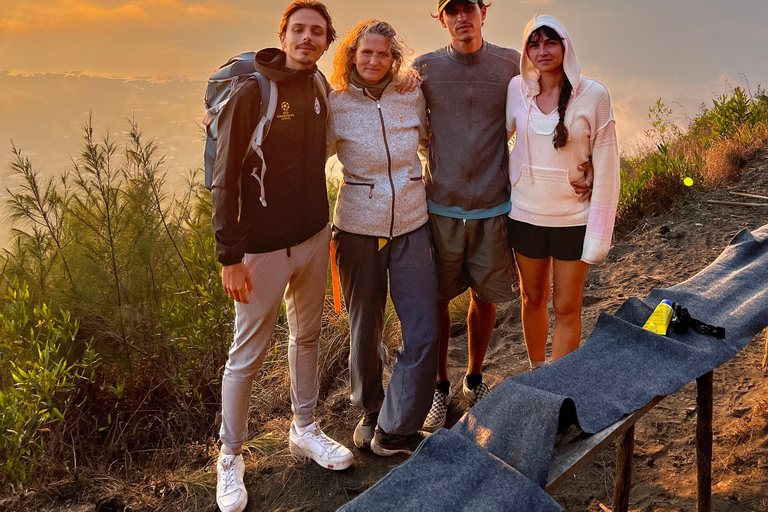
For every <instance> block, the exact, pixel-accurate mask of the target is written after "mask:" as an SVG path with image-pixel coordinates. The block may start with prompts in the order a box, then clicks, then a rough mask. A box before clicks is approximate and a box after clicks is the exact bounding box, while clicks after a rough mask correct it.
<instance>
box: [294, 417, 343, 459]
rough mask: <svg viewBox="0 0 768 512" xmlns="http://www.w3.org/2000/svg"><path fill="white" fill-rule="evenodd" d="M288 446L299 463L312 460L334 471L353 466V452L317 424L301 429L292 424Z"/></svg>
mask: <svg viewBox="0 0 768 512" xmlns="http://www.w3.org/2000/svg"><path fill="white" fill-rule="evenodd" d="M288 446H289V448H290V449H291V455H293V458H294V459H296V460H298V461H304V460H307V459H312V460H314V461H315V462H317V463H318V464H320V465H321V466H322V467H324V468H327V469H334V470H340V469H347V468H348V467H349V466H350V465H351V464H352V452H351V451H349V450H348V449H347V447H346V446H344V445H342V444H340V443H337V442H336V441H334V440H333V439H331V438H330V437H328V436H326V435H325V434H324V433H323V431H322V430H320V427H318V426H317V423H312V424H311V425H309V426H307V427H304V428H299V427H297V426H296V423H294V422H291V433H290V434H289V435H288Z"/></svg>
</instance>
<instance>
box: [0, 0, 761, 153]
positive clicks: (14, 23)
mask: <svg viewBox="0 0 768 512" xmlns="http://www.w3.org/2000/svg"><path fill="white" fill-rule="evenodd" d="M326 3H327V5H328V6H329V8H330V10H331V13H332V14H333V16H334V21H335V24H336V27H337V29H338V30H339V32H343V31H344V30H346V29H347V28H348V27H350V26H352V25H354V24H355V23H356V22H357V21H359V20H360V19H363V18H371V17H376V18H380V19H384V20H387V21H389V22H391V23H392V24H394V25H395V27H396V28H397V29H398V30H399V31H400V33H401V34H403V35H404V36H405V37H406V38H407V41H408V43H409V44H410V46H411V47H412V48H413V49H414V51H415V53H416V54H420V53H424V52H426V51H430V50H433V49H435V48H437V47H440V46H444V45H445V44H447V42H448V36H447V32H446V31H445V30H444V29H443V28H442V27H441V26H440V24H439V23H438V22H437V21H435V20H433V19H431V18H430V16H429V13H430V12H434V11H435V10H436V3H437V2H436V1H435V0H428V1H423V0H412V1H381V0H378V1H372V0H357V1H349V0H328V1H327V2H326ZM287 4H288V2H287V1H282V2H273V1H269V2H268V1H264V0H199V1H189V0H0V70H7V71H10V72H11V73H12V74H13V73H43V72H73V71H77V72H83V73H85V74H89V75H95V76H106V77H154V78H163V77H187V78H190V79H203V78H205V77H206V76H207V75H208V74H210V72H211V71H212V70H213V69H215V68H216V67H217V66H218V65H219V64H220V63H222V62H224V61H225V60H226V59H227V58H228V57H229V56H230V55H233V54H236V53H240V52H242V51H246V50H250V49H259V48H262V47H266V46H273V45H276V42H277V38H276V31H277V27H278V24H279V20H280V16H281V14H282V11H283V10H284V8H285V7H286V5H287ZM535 13H540V14H542V13H547V14H552V15H554V16H557V17H558V18H560V19H561V20H562V21H563V22H564V24H565V26H566V27H567V29H568V30H569V32H570V34H571V37H572V39H573V41H574V46H575V48H576V51H577V55H578V58H579V61H580V63H581V65H582V68H583V70H584V74H585V75H586V76H590V77H593V78H597V79H598V80H600V81H602V82H603V83H605V84H606V85H607V86H608V88H609V90H610V91H611V93H612V97H613V102H614V107H615V110H616V118H617V125H618V131H619V137H620V139H621V142H622V144H623V145H624V147H625V148H626V145H627V143H629V142H630V141H632V140H634V139H636V138H637V137H638V136H640V135H642V132H643V128H645V127H647V126H648V124H647V119H646V113H647V108H648V106H649V105H650V104H651V103H653V102H654V101H655V100H656V99H657V98H659V97H663V98H664V99H665V101H667V102H668V103H669V104H671V105H673V106H674V105H675V104H677V105H678V108H677V111H678V115H679V117H680V118H681V119H682V118H683V117H684V116H685V115H686V114H687V115H688V116H689V117H692V116H693V115H695V114H696V112H697V110H698V107H699V105H700V104H701V102H709V101H710V100H711V98H712V97H713V95H714V94H719V93H722V92H724V91H725V90H727V88H728V84H730V85H739V84H743V78H742V75H743V76H744V77H746V79H747V80H748V81H749V83H750V85H751V86H752V88H753V89H755V88H756V86H757V85H758V83H760V82H761V81H763V80H766V79H767V78H768V58H766V56H765V48H766V47H768V29H767V28H766V23H765V21H766V20H768V2H765V1H764V0H732V1H730V2H722V1H714V0H710V1H698V0H675V1H673V2H669V1H662V0H647V1H644V2H631V3H629V2H615V1H610V0H599V1H598V0H591V1H587V0H582V1H566V0H563V1H556V0H525V1H518V2H515V1H508V0H496V1H495V2H493V5H492V7H490V8H489V10H488V20H487V22H486V26H485V28H484V35H485V37H486V39H488V40H489V41H491V42H493V43H496V44H500V45H505V46H511V47H514V48H518V49H519V48H520V46H521V41H520V39H521V34H522V29H523V27H524V25H525V23H526V21H527V20H528V19H530V18H531V17H532V16H533V15H534V14H535ZM332 51H333V47H332V48H331V52H332ZM330 60H331V59H330V57H329V56H325V57H324V58H323V59H322V60H321V68H322V69H324V70H325V71H327V70H328V67H329V65H330ZM680 107H682V108H680Z"/></svg>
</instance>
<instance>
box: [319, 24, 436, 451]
mask: <svg viewBox="0 0 768 512" xmlns="http://www.w3.org/2000/svg"><path fill="white" fill-rule="evenodd" d="M406 51H407V47H406V46H405V44H404V43H403V42H402V41H400V40H399V39H398V37H397V34H396V32H395V30H394V29H393V28H392V26H391V25H389V24H388V23H385V22H383V21H377V20H369V21H364V22H361V23H359V24H358V25H357V26H356V27H354V28H353V29H352V30H350V31H349V32H348V33H347V34H346V36H345V37H344V40H343V41H341V43H340V44H339V46H338V48H337V49H336V54H335V57H334V61H333V63H334V69H333V74H332V77H331V85H332V86H333V88H334V89H335V90H334V91H333V92H332V93H331V94H330V106H331V112H332V115H331V121H330V126H329V130H328V143H329V153H334V152H335V153H336V154H337V156H338V158H339V160H340V161H341V163H342V164H343V166H344V169H343V174H344V180H343V182H342V184H341V186H340V188H339V193H338V199H337V203H336V209H335V212H334V218H333V224H334V233H333V239H334V243H335V244H336V261H337V263H338V268H339V275H340V278H341V285H342V289H343V291H344V296H345V298H346V302H347V310H348V312H349V324H350V330H351V349H350V358H349V367H350V379H351V398H352V403H353V404H354V405H355V406H357V407H360V408H362V409H363V410H364V415H363V418H362V419H361V420H360V422H359V423H358V425H357V427H356V428H355V433H354V443H355V445H356V446H357V447H358V448H363V449H366V448H369V447H370V449H371V450H372V451H373V452H374V453H376V454H377V455H382V456H388V455H394V454H396V453H406V454H410V453H413V451H414V450H415V449H416V447H417V446H418V444H419V443H420V442H421V441H422V439H423V437H424V435H425V434H423V433H422V432H420V431H419V429H420V428H421V426H422V424H423V423H424V419H425V417H426V416H427V413H428V411H429V408H430V405H431V397H432V390H433V388H434V381H435V376H436V367H437V336H438V325H437V272H436V268H435V262H434V259H433V256H432V246H431V236H430V233H429V227H428V226H427V199H426V192H425V188H424V183H423V181H422V168H421V162H420V160H419V157H418V150H419V147H420V146H424V145H425V144H426V139H427V127H426V110H425V102H424V97H423V95H422V93H421V90H420V89H418V88H416V89H414V90H412V91H411V92H406V93H404V94H400V93H399V92H398V91H397V90H396V88H397V86H398V85H399V84H401V83H402V82H404V81H407V80H408V78H407V77H408V76H409V75H410V74H411V72H410V70H409V69H408V68H407V66H406V65H405V63H404V59H405V54H406ZM388 288H389V293H390V296H391V298H392V303H393V304H394V307H395V311H396V312H397V315H398V317H399V319H400V323H401V327H402V337H403V347H402V348H401V349H400V350H399V351H398V353H397V362H396V364H395V366H394V369H393V371H392V377H391V379H390V381H389V385H388V387H387V391H386V394H385V392H384V387H383V383H382V371H383V357H384V349H383V346H382V333H383V328H384V321H385V318H384V316H385V308H386V304H387V289H388Z"/></svg>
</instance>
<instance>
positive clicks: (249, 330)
mask: <svg viewBox="0 0 768 512" xmlns="http://www.w3.org/2000/svg"><path fill="white" fill-rule="evenodd" d="M279 34H280V43H281V47H282V50H278V49H275V48H271V49H266V50H262V51H260V52H258V53H257V54H256V56H255V70H256V72H258V73H260V74H262V75H263V76H264V77H266V78H267V79H269V80H270V81H272V82H273V83H275V84H276V98H275V100H276V110H275V111H274V117H273V119H271V126H269V136H268V138H266V139H264V140H258V141H256V139H257V138H259V137H257V136H256V135H257V134H256V133H255V131H256V129H257V127H258V126H259V123H260V122H261V121H262V118H263V116H261V115H260V113H261V112H263V110H262V109H261V108H260V103H261V101H262V97H263V94H262V90H261V86H260V82H263V80H260V79H255V78H254V79H245V80H242V81H240V83H238V84H237V85H236V86H235V87H234V91H233V93H232V96H231V98H230V99H229V100H228V101H227V102H226V104H225V105H224V106H223V108H222V109H221V111H220V115H219V117H218V119H217V122H218V141H217V147H216V157H215V163H214V166H213V172H212V187H211V191H212V194H213V227H214V231H215V234H216V247H217V255H218V259H219V261H220V262H221V263H222V265H223V270H222V284H223V286H224V289H225V291H226V292H227V294H228V295H229V296H230V297H231V298H232V299H234V300H235V334H234V341H233V343H232V347H231V348H230V351H229V360H228V361H227V364H226V368H225V370H224V377H223V380H222V425H221V432H220V436H221V442H222V448H221V454H220V456H219V461H218V465H217V470H218V483H217V491H216V499H217V503H218V505H219V508H220V509H221V510H222V511H223V512H239V511H241V510H243V509H244V508H245V505H246V503H247V492H246V489H245V486H244V484H243V473H244V463H243V458H242V454H241V453H242V445H243V443H244V442H245V440H246V434H247V417H248V404H249V399H250V396H251V387H252V383H253V380H254V379H255V377H256V375H257V374H258V371H259V368H260V367H261V363H262V361H263V359H264V354H265V351H266V349H267V348H268V346H269V343H270V340H271V338H272V333H273V331H274V327H275V321H276V319H277V315H278V310H279V308H280V304H281V301H282V300H283V297H285V303H286V316H287V319H288V326H289V329H290V338H289V348H288V361H289V365H290V377H291V403H292V410H293V421H292V423H291V427H290V434H289V443H288V444H289V448H290V451H291V454H293V456H294V457H296V458H297V459H312V460H314V461H315V462H317V463H318V464H320V465H321V466H323V467H326V468H329V469H334V470H340V469H344V468H347V467H349V465H350V464H351V463H352V453H351V452H350V451H349V450H348V449H347V448H346V447H344V446H343V445H341V444H339V443H337V442H336V441H334V440H332V439H330V438H329V437H327V436H326V435H325V434H324V433H323V432H322V430H320V428H319V427H318V425H317V424H316V423H315V422H314V419H313V412H314V408H315V403H316V401H317V394H318V378H317V354H318V339H319V335H320V327H321V315H322V308H323V302H324V298H325V283H326V272H327V268H328V247H329V242H330V228H329V227H328V199H327V194H326V188H325V151H326V147H325V129H326V116H327V100H326V90H327V89H326V84H327V83H326V82H325V79H324V77H322V75H320V74H319V73H320V72H319V71H318V70H317V67H316V65H315V64H316V62H317V60H318V59H319V58H320V57H321V56H322V55H323V53H325V51H326V50H327V49H328V46H329V45H330V44H331V43H332V42H333V40H334V39H335V37H336V32H335V30H334V29H333V25H332V23H331V17H330V14H329V13H328V10H327V8H326V7H325V5H323V4H322V3H320V2H317V1H315V0H296V1H294V2H293V3H292V4H291V5H290V6H289V7H288V9H287V10H286V11H285V14H284V15H283V19H282V22H281V25H280V31H279ZM316 76H319V77H322V81H320V82H318V80H317V79H316Z"/></svg>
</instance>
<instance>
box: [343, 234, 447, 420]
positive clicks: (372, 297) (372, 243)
mask: <svg viewBox="0 0 768 512" xmlns="http://www.w3.org/2000/svg"><path fill="white" fill-rule="evenodd" d="M334 239H335V240H336V260H337V262H338V265H339V277H340V278H341V286H342V288H343V290H344V297H345V299H346V301H347V310H348V312H349V327H350V331H351V342H350V354H349V373H350V381H351V382H350V385H351V400H352V405H354V406H355V407H360V408H362V409H365V410H366V411H368V412H380V414H379V421H378V423H379V426H380V427H381V428H382V429H384V431H385V432H387V433H389V434H402V435H408V434H413V433H415V432H416V431H417V430H419V429H420V428H421V426H422V425H423V424H424V419H425V418H426V417H427V413H428V412H429V408H430V406H431V405H432V395H433V394H434V391H435V379H436V378H437V344H438V338H437V337H438V323H437V315H438V308H437V269H436V267H435V260H434V257H433V252H432V244H431V238H430V236H429V228H428V227H427V226H426V225H424V226H422V227H420V228H418V229H416V230H414V231H411V232H410V233H406V234H404V235H401V236H398V237H395V238H394V239H393V240H389V241H388V242H387V244H386V245H385V246H384V247H382V248H381V249H379V239H378V238H377V237H373V236H366V235H357V234H353V233H347V232H345V231H341V230H338V229H337V230H336V231H335V233H334ZM387 278H389V279H387ZM388 281H389V294H390V296H391V297H392V303H393V304H394V306H395V311H396V312H397V316H398V318H399V319H400V324H401V326H402V335H403V347H402V348H401V349H400V350H399V351H398V353H397V362H396V363H395V368H394V370H393V371H392V378H391V379H390V381H389V386H388V387H387V392H386V396H385V394H384V387H383V385H382V370H383V361H382V358H383V352H382V350H383V348H382V345H381V340H382V330H383V327H384V310H385V308H386V305H387V282H388Z"/></svg>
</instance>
